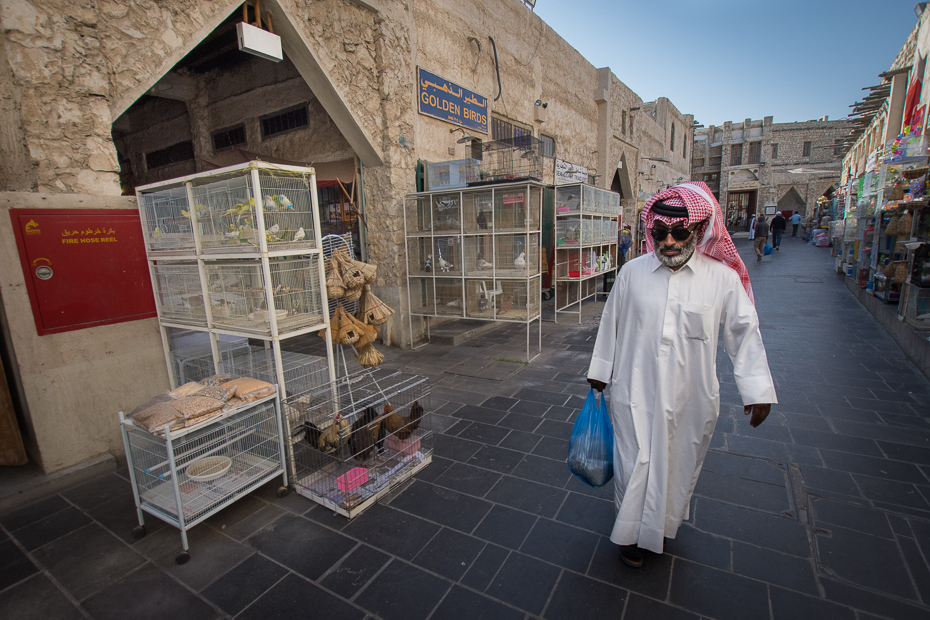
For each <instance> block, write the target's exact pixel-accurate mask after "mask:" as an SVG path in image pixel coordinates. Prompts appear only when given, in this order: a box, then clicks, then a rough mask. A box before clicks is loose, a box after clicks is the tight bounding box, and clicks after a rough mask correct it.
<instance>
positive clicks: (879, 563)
mask: <svg viewBox="0 0 930 620" xmlns="http://www.w3.org/2000/svg"><path fill="white" fill-rule="evenodd" d="M816 541H817V549H818V551H819V558H820V561H821V562H822V563H823V564H824V565H825V566H827V567H828V568H829V569H830V570H831V571H832V573H833V574H834V575H836V576H837V577H839V578H841V579H844V580H846V581H849V582H852V583H855V584H858V585H860V586H862V587H867V588H872V589H876V590H879V591H882V592H887V593H889V594H892V595H894V596H898V597H901V598H905V599H915V600H916V599H917V592H916V591H915V590H914V586H913V585H912V583H911V579H910V576H909V575H908V571H907V565H906V563H905V562H904V558H902V557H901V553H900V551H899V550H898V546H897V545H896V544H895V542H894V541H891V540H888V539H885V538H879V537H877V536H870V535H869V534H864V533H862V532H856V531H853V530H848V529H845V528H841V527H832V528H830V530H829V535H827V534H825V533H820V532H818V534H817V537H816ZM863 558H868V559H869V561H868V562H864V561H863Z"/></svg>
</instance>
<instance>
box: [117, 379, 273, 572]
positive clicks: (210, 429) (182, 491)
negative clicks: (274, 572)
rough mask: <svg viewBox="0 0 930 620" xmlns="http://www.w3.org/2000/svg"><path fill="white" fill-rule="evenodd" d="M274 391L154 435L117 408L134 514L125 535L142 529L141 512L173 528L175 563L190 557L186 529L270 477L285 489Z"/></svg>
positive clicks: (140, 532)
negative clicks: (134, 523)
mask: <svg viewBox="0 0 930 620" xmlns="http://www.w3.org/2000/svg"><path fill="white" fill-rule="evenodd" d="M280 409H281V402H280V399H279V398H278V396H277V390H276V391H275V395H273V396H268V397H266V398H264V399H260V400H257V401H255V402H254V403H249V404H247V405H245V406H243V407H240V408H237V409H235V410H233V411H230V412H229V413H228V414H225V415H224V416H222V417H220V418H218V419H217V418H214V419H212V420H210V421H208V422H204V423H202V424H197V425H194V426H191V427H189V428H182V429H179V430H177V431H172V430H171V429H170V427H169V428H165V429H164V433H163V434H161V435H160V434H156V433H152V432H149V431H147V430H144V429H142V428H140V427H137V426H135V425H134V424H133V422H132V420H131V419H129V418H127V417H126V416H125V415H124V414H123V412H122V411H121V412H120V413H119V420H120V429H121V431H122V435H123V445H124V447H125V449H126V458H127V461H128V466H129V475H130V479H131V481H132V492H133V497H134V499H135V503H136V512H137V514H138V518H139V527H137V528H136V529H135V530H133V533H132V534H133V537H134V538H136V539H138V538H141V537H142V536H144V535H145V517H144V513H148V514H150V515H152V516H155V517H157V518H159V519H161V520H162V521H165V522H166V523H169V524H171V525H173V526H175V527H177V528H178V529H180V530H181V546H182V551H181V552H179V553H178V554H177V555H176V556H175V561H176V562H177V563H178V564H184V563H185V562H187V560H188V559H190V555H189V554H188V549H189V546H188V542H187V531H188V530H189V529H190V528H192V527H194V526H195V525H197V524H198V523H200V522H202V521H203V520H205V519H207V518H208V517H210V516H211V515H213V514H215V513H216V512H218V511H220V510H222V509H223V508H225V507H226V506H228V505H230V504H231V503H233V502H234V501H236V500H237V499H238V498H240V497H242V496H243V495H246V494H248V493H250V492H251V491H253V490H255V489H256V488H258V487H259V486H261V485H263V484H265V483H266V482H268V481H270V480H272V479H273V478H275V477H277V476H281V477H282V483H283V486H282V487H281V489H279V495H281V496H283V495H285V494H286V493H287V483H288V481H287V467H286V464H285V459H284V454H285V451H284V442H283V433H282V425H281V418H280V415H279V411H280Z"/></svg>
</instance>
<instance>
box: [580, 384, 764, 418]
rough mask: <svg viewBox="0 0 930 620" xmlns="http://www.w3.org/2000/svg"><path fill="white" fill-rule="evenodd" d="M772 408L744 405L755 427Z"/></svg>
mask: <svg viewBox="0 0 930 620" xmlns="http://www.w3.org/2000/svg"><path fill="white" fill-rule="evenodd" d="M588 381H591V380H590V379H588ZM771 410H772V404H771V403H764V404H760V403H757V404H755V405H746V406H745V407H743V413H744V414H746V415H749V414H750V413H751V414H752V419H750V420H749V425H750V426H751V427H753V428H755V427H757V426H759V425H760V424H762V423H763V422H765V418H767V417H768V416H769V412H770V411H771Z"/></svg>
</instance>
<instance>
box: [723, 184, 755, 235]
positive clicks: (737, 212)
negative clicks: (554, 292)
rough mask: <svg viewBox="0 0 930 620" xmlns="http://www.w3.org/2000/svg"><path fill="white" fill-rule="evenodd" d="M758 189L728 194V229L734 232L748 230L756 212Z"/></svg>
mask: <svg viewBox="0 0 930 620" xmlns="http://www.w3.org/2000/svg"><path fill="white" fill-rule="evenodd" d="M757 194H758V192H757V191H755V190H753V191H749V192H731V193H730V194H728V195H727V212H726V215H725V216H724V217H726V220H727V230H728V231H729V232H731V233H733V232H746V231H748V230H749V222H750V220H752V217H753V216H754V215H755V214H756V195H757Z"/></svg>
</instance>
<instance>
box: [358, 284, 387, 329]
mask: <svg viewBox="0 0 930 620" xmlns="http://www.w3.org/2000/svg"><path fill="white" fill-rule="evenodd" d="M392 314H394V310H392V309H391V307H390V306H388V305H387V304H386V303H384V302H383V301H381V300H380V299H378V297H376V296H375V294H374V293H372V292H371V286H369V285H367V284H366V285H365V290H364V291H363V292H362V296H361V299H360V300H359V302H358V312H356V313H355V318H357V319H358V320H360V321H363V322H365V323H368V324H369V325H374V326H375V327H378V326H379V325H383V324H385V323H387V320H388V319H389V318H391V315H392Z"/></svg>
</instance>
